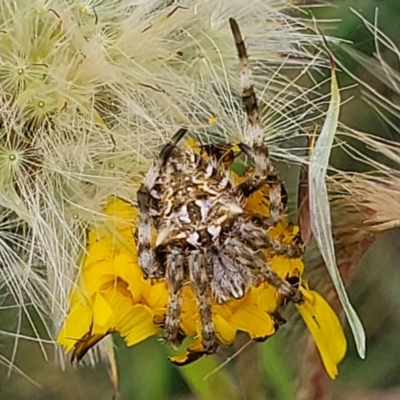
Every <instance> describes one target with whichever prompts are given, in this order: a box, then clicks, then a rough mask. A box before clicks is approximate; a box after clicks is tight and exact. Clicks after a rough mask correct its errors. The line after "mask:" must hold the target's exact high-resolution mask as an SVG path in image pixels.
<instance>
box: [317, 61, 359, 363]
mask: <svg viewBox="0 0 400 400" xmlns="http://www.w3.org/2000/svg"><path fill="white" fill-rule="evenodd" d="M339 110H340V92H339V87H338V83H337V79H336V73H335V68H334V64H333V60H332V80H331V100H330V103H329V108H328V113H327V116H326V119H325V122H324V125H323V127H322V131H321V133H320V135H319V137H318V140H317V142H316V145H315V148H314V150H313V152H312V154H311V158H310V167H309V191H310V193H309V194H310V214H311V215H310V219H311V221H310V222H311V229H312V232H313V234H314V237H315V239H316V242H317V244H318V247H319V250H320V252H321V255H322V257H323V259H324V261H325V264H326V266H327V268H328V271H329V274H330V276H331V278H332V281H333V284H334V286H335V289H336V291H337V293H338V296H339V300H340V302H341V303H342V306H343V309H344V312H345V314H346V317H347V320H348V321H349V324H350V327H351V330H352V332H353V335H354V339H355V342H356V346H357V351H358V354H359V356H360V357H361V358H365V332H364V328H363V326H362V324H361V321H360V319H359V318H358V315H357V313H356V312H355V311H354V309H353V306H352V305H351V303H350V301H349V298H348V296H347V293H346V290H345V287H344V285H343V282H342V279H341V277H340V274H339V271H338V268H337V266H336V257H335V250H334V245H333V238H332V221H331V212H330V207H329V198H328V190H327V187H326V182H325V178H326V173H327V169H328V163H329V156H330V152H331V148H332V144H333V139H334V137H335V133H336V130H337V126H338V120H339Z"/></svg>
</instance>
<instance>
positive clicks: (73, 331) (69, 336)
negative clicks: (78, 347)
mask: <svg viewBox="0 0 400 400" xmlns="http://www.w3.org/2000/svg"><path fill="white" fill-rule="evenodd" d="M91 323H92V312H91V309H90V307H89V305H85V304H82V303H80V302H75V303H73V306H72V308H71V310H70V312H69V314H68V317H67V319H66V321H65V322H64V325H63V327H62V329H61V331H60V333H59V334H58V337H57V343H58V344H60V345H61V346H63V347H64V348H65V352H66V353H68V352H69V351H70V350H72V348H73V347H74V346H75V344H76V342H78V341H79V340H80V339H81V338H82V337H83V336H85V334H87V332H89V330H90V326H91Z"/></svg>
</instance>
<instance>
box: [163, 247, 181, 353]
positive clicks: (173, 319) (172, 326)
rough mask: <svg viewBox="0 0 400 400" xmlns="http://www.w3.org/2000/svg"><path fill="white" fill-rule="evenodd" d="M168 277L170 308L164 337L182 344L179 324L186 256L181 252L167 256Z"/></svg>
mask: <svg viewBox="0 0 400 400" xmlns="http://www.w3.org/2000/svg"><path fill="white" fill-rule="evenodd" d="M166 263H167V265H166V275H167V276H166V278H167V282H168V308H167V315H166V318H165V324H164V332H163V337H164V339H165V341H166V342H167V343H170V344H172V345H174V346H179V345H180V340H179V339H178V335H179V326H180V315H181V308H182V286H183V279H184V256H183V255H182V254H179V253H173V254H168V255H167V257H166Z"/></svg>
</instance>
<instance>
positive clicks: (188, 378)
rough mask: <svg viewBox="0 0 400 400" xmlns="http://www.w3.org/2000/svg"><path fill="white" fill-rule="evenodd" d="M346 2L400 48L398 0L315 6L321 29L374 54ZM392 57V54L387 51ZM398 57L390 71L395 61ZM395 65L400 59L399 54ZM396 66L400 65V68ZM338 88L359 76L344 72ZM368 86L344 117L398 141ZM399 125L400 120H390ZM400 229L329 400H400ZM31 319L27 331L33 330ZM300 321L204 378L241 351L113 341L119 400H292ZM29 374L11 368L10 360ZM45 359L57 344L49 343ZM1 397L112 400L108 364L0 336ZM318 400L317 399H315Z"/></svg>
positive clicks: (339, 158)
mask: <svg viewBox="0 0 400 400" xmlns="http://www.w3.org/2000/svg"><path fill="white" fill-rule="evenodd" d="M350 7H352V8H354V9H355V10H357V12H359V13H361V14H362V15H363V16H364V17H365V18H366V19H367V20H369V21H373V20H374V18H375V15H376V8H378V9H379V12H378V14H377V15H378V26H379V28H380V29H382V31H383V32H384V33H385V34H386V35H388V36H389V37H390V38H391V39H392V40H393V42H394V43H396V44H397V45H400V23H399V21H400V1H399V0H381V1H379V0H375V1H372V0H347V1H340V0H336V1H332V2H331V7H313V8H312V12H313V13H314V15H315V16H316V17H317V18H320V19H324V20H326V19H336V20H337V21H336V22H330V23H327V24H326V25H324V27H325V33H326V35H329V36H336V37H338V38H341V39H345V40H347V41H350V42H353V47H354V48H355V49H357V50H358V51H360V52H362V53H364V54H366V55H369V56H372V55H373V53H374V52H375V50H376V49H375V43H374V38H373V36H372V34H371V33H370V32H369V31H368V30H367V29H366V27H365V25H364V23H363V22H362V21H361V20H360V18H359V17H358V16H356V15H355V14H354V13H353V12H352V11H351V10H350ZM333 51H334V52H335V54H336V56H337V57H338V58H339V59H340V60H341V62H342V63H343V65H344V66H345V67H346V68H347V69H348V70H349V71H350V72H351V73H352V74H354V75H355V76H357V77H360V78H361V79H363V80H365V81H366V82H368V84H370V85H372V86H373V87H374V88H375V90H377V91H378V92H380V93H383V94H384V95H385V96H386V97H387V98H393V101H395V100H396V96H397V95H396V94H395V93H394V92H392V90H391V88H390V87H389V88H388V87H386V86H384V85H383V84H382V83H381V82H380V81H379V80H378V79H376V77H374V76H373V75H372V74H371V73H370V71H368V69H366V68H363V67H362V66H361V65H360V63H359V62H357V61H355V60H354V59H353V58H351V57H350V56H348V55H347V54H346V52H344V51H343V49H342V47H341V46H334V47H333ZM388 57H389V59H390V55H388ZM395 61H396V60H394V61H393V67H394V68H396V67H397V68H398V69H399V67H398V65H397V66H396V64H395ZM397 63H398V60H397ZM399 70H400V69H399ZM339 80H340V86H341V87H344V86H347V85H350V84H351V83H352V82H353V80H352V79H351V78H350V77H349V76H348V75H347V74H345V73H343V72H340V73H339ZM361 92H362V90H361V89H360V88H359V87H358V88H353V89H351V90H347V91H345V92H344V93H343V98H344V99H349V98H351V97H353V96H354V99H352V100H351V101H349V102H347V103H346V105H345V106H344V107H343V109H342V112H341V120H342V121H343V122H344V123H345V124H347V125H349V126H351V127H353V128H357V129H360V130H364V131H367V132H371V133H375V134H378V135H380V136H383V137H387V138H390V139H391V140H394V141H398V138H397V133H396V132H395V131H394V129H393V128H392V127H390V126H389V125H388V124H387V123H386V122H385V121H383V119H382V118H381V117H379V116H378V115H377V114H376V113H375V112H374V110H373V109H372V108H371V107H370V106H368V105H367V104H366V103H365V101H364V100H363V99H362V95H361ZM393 120H394V123H396V117H395V116H394V117H393ZM334 157H335V158H334V160H333V163H334V164H335V165H338V166H340V167H341V168H349V169H357V165H355V164H354V161H353V160H352V159H350V158H349V157H346V156H345V155H343V154H342V153H341V152H336V153H335V154H334ZM398 243H399V232H397V231H391V232H388V233H385V234H383V235H382V236H381V237H380V238H379V239H378V241H377V242H376V243H375V244H374V245H373V246H372V247H371V248H370V249H369V250H368V252H367V254H366V256H365V257H364V258H363V260H362V263H361V265H360V268H359V269H358V272H357V275H356V276H355V278H354V280H353V283H352V285H351V287H350V289H349V294H350V297H351V299H352V301H353V302H354V305H355V307H356V309H357V311H358V313H359V315H360V317H361V319H362V321H363V323H364V324H365V328H366V332H367V337H368V345H367V358H366V360H364V361H361V360H360V359H359V358H358V357H357V355H356V353H355V351H354V344H353V341H352V338H351V335H350V334H349V332H348V330H346V334H347V338H348V342H349V347H350V349H349V352H348V354H347V356H346V359H345V360H344V362H343V363H342V364H341V365H340V374H339V377H338V378H337V380H336V381H334V382H329V390H328V393H330V394H329V396H330V397H327V398H332V399H380V400H384V399H386V398H387V399H400V296H399V293H400V292H399V287H400V269H399V259H400V247H399V246H398ZM18 324H19V321H18V318H16V315H15V313H13V311H12V310H9V311H7V310H5V311H2V313H1V314H0V330H3V331H5V332H15V331H16V329H17V328H18ZM25 325H27V324H26V323H23V325H22V328H21V332H24V333H26V334H30V332H29V328H28V326H25ZM301 329H302V327H301V323H300V321H298V323H297V322H296V321H295V322H290V323H288V324H287V325H286V326H284V327H283V328H282V329H281V330H280V331H279V334H278V335H276V336H275V337H273V338H271V339H269V340H268V341H266V342H265V343H252V344H250V345H248V346H247V347H246V348H245V349H244V350H243V351H242V352H241V353H240V354H239V355H238V356H237V357H236V358H235V359H234V360H233V361H232V362H230V363H228V364H227V365H226V366H225V367H224V368H223V369H222V370H220V371H218V372H215V373H214V374H213V375H211V376H210V377H208V378H207V379H205V376H206V375H207V374H208V373H209V372H211V371H213V370H214V369H215V368H216V367H217V366H218V365H219V364H220V363H221V362H222V361H224V360H225V359H227V358H228V357H229V356H230V355H231V354H232V352H233V351H234V350H238V349H240V346H241V345H243V344H244V343H245V341H244V340H242V341H240V340H239V343H238V344H237V345H236V346H235V349H231V350H230V349H227V350H224V351H223V352H222V354H221V355H219V356H213V357H209V358H205V359H202V360H200V361H198V362H196V363H194V364H192V365H190V366H187V367H182V368H177V367H174V366H172V365H171V364H170V363H169V362H168V361H167V350H166V348H165V347H164V346H162V345H161V344H156V345H155V343H154V342H155V341H156V339H150V340H147V341H146V342H144V343H142V344H140V345H138V346H134V347H132V348H126V347H125V346H124V344H123V343H122V341H121V340H119V339H118V338H116V344H117V350H116V354H117V361H118V369H119V375H120V399H121V400H128V399H134V400H147V399H148V400H153V399H154V400H158V399H174V400H175V399H176V400H178V399H179V400H190V399H204V400H214V399H215V400H219V399H223V398H230V399H234V400H236V399H238V400H239V399H248V400H261V399H267V400H291V399H295V398H296V387H297V384H298V373H297V372H298V371H297V367H296V366H298V365H299V364H301V362H302V358H303V357H304V356H305V355H304V346H303V345H302V342H301ZM15 349H16V350H15ZM14 350H15V351H16V353H15V359H14V364H15V365H16V366H17V367H18V368H20V369H21V370H22V371H23V373H24V374H26V375H27V376H28V377H29V379H28V378H26V377H24V376H23V375H22V374H20V373H17V372H15V371H10V370H9V367H8V365H7V359H12V358H13V357H14ZM46 350H47V353H48V355H49V358H50V359H52V358H53V353H54V350H53V348H52V347H51V346H50V345H48V346H47V347H46ZM0 354H1V355H2V356H4V358H3V359H0V399H12V400H28V399H29V400H52V399H60V400H84V399H85V400H87V399H97V400H110V399H111V398H112V396H113V387H112V384H111V382H110V380H109V377H108V373H107V370H106V368H105V367H104V365H102V364H99V365H97V367H96V368H91V367H83V366H78V367H72V366H70V365H67V367H66V371H64V372H63V371H61V370H60V368H59V367H58V366H56V364H55V363H54V362H53V361H51V360H50V361H49V362H46V361H45V360H44V357H43V354H42V352H41V349H40V348H39V346H38V345H37V343H34V342H32V341H27V340H23V339H20V340H19V341H18V344H17V346H15V340H14V338H12V337H8V336H7V335H5V334H0ZM310 400H312V399H310Z"/></svg>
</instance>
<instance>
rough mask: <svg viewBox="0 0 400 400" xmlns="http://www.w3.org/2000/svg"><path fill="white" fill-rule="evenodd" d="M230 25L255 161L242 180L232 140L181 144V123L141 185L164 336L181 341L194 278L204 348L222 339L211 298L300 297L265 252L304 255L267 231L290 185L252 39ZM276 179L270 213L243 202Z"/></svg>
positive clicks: (141, 241)
mask: <svg viewBox="0 0 400 400" xmlns="http://www.w3.org/2000/svg"><path fill="white" fill-rule="evenodd" d="M229 24H230V28H231V30H232V34H233V37H234V41H235V44H236V47H237V51H238V56H239V60H240V64H241V86H242V102H243V105H244V109H245V112H246V114H247V117H248V123H249V136H250V145H249V144H245V143H240V144H239V145H238V147H239V149H240V151H241V152H243V153H244V154H245V155H246V156H247V157H248V158H249V159H250V160H251V161H252V163H253V167H252V168H251V169H250V168H249V169H247V171H246V173H245V177H244V180H243V181H242V182H240V183H238V182H237V181H235V180H234V179H232V177H231V174H230V173H229V170H228V168H227V167H228V166H229V165H230V164H231V163H232V162H233V159H234V156H233V146H232V145H230V144H228V143H224V144H221V145H207V146H204V145H203V146H200V147H199V151H196V150H195V149H193V148H182V147H179V146H178V144H179V142H180V141H181V140H182V139H183V137H184V136H185V134H186V133H187V129H186V128H181V129H179V130H178V132H176V134H175V135H174V136H173V137H172V139H171V140H170V142H169V143H167V144H166V145H164V147H163V148H162V150H161V152H160V154H159V156H158V157H157V158H156V159H155V160H154V162H153V164H152V166H151V167H150V169H149V170H148V172H147V174H146V175H145V177H144V179H143V182H142V185H141V186H140V188H139V190H138V192H137V202H138V208H139V221H138V226H137V228H136V232H135V237H136V240H137V244H138V257H139V265H140V267H141V269H142V271H143V275H144V276H145V278H146V279H156V280H166V281H167V283H168V291H169V298H168V305H167V310H166V317H165V321H164V324H163V338H164V340H165V341H166V342H167V343H169V344H172V345H174V346H178V345H179V344H180V338H181V335H180V317H181V306H182V289H183V287H184V286H185V285H191V286H192V289H193V292H194V294H195V297H196V301H197V304H198V310H199V318H200V323H201V335H202V345H203V348H204V352H205V353H214V352H215V351H216V349H217V347H218V342H217V338H216V333H215V330H214V324H213V319H212V313H211V302H212V300H214V301H215V302H216V303H219V304H221V303H224V302H226V301H228V300H231V299H240V298H242V297H243V296H244V295H245V294H246V293H247V292H248V291H249V289H250V288H251V287H252V286H253V285H258V284H260V283H261V282H266V283H268V284H270V285H273V286H274V287H275V288H276V289H277V290H278V292H279V293H280V294H281V295H282V296H283V298H285V299H287V300H290V301H292V302H294V303H301V302H302V301H303V296H302V294H301V292H300V291H299V289H298V288H297V287H296V286H295V285H291V284H290V283H289V282H288V281H286V280H284V279H282V278H281V277H279V276H278V275H277V273H276V272H274V271H273V270H272V269H271V268H270V266H269V265H268V261H267V259H266V257H265V256H264V253H263V252H262V250H263V249H268V251H269V254H272V255H279V254H282V255H286V256H289V257H300V256H301V255H302V251H303V249H302V245H301V244H299V243H293V244H291V245H288V244H284V243H282V242H280V241H278V240H275V239H272V238H271V237H269V236H268V234H267V231H268V229H269V228H271V227H273V226H276V224H277V223H278V222H279V221H280V220H281V218H282V215H283V214H284V212H285V207H286V204H285V201H284V198H285V196H286V195H285V191H284V187H283V184H282V182H281V180H280V179H279V176H278V174H277V171H276V169H275V168H274V166H273V165H272V163H271V162H270V159H269V154H268V147H267V146H266V145H265V144H264V131H263V127H262V124H261V118H260V114H259V109H258V104H257V98H256V95H255V92H254V87H253V82H252V79H251V70H250V67H249V61H248V56H247V51H246V47H245V44H244V41H243V38H242V34H241V32H240V29H239V26H238V24H237V22H236V20H235V19H233V18H231V19H229ZM265 186H268V187H269V204H270V210H269V216H267V217H265V216H263V215H260V214H258V213H256V212H252V211H249V210H246V209H245V208H244V206H245V203H246V199H248V198H249V196H251V195H252V194H253V193H255V192H256V191H258V190H260V189H261V188H263V187H265Z"/></svg>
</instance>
